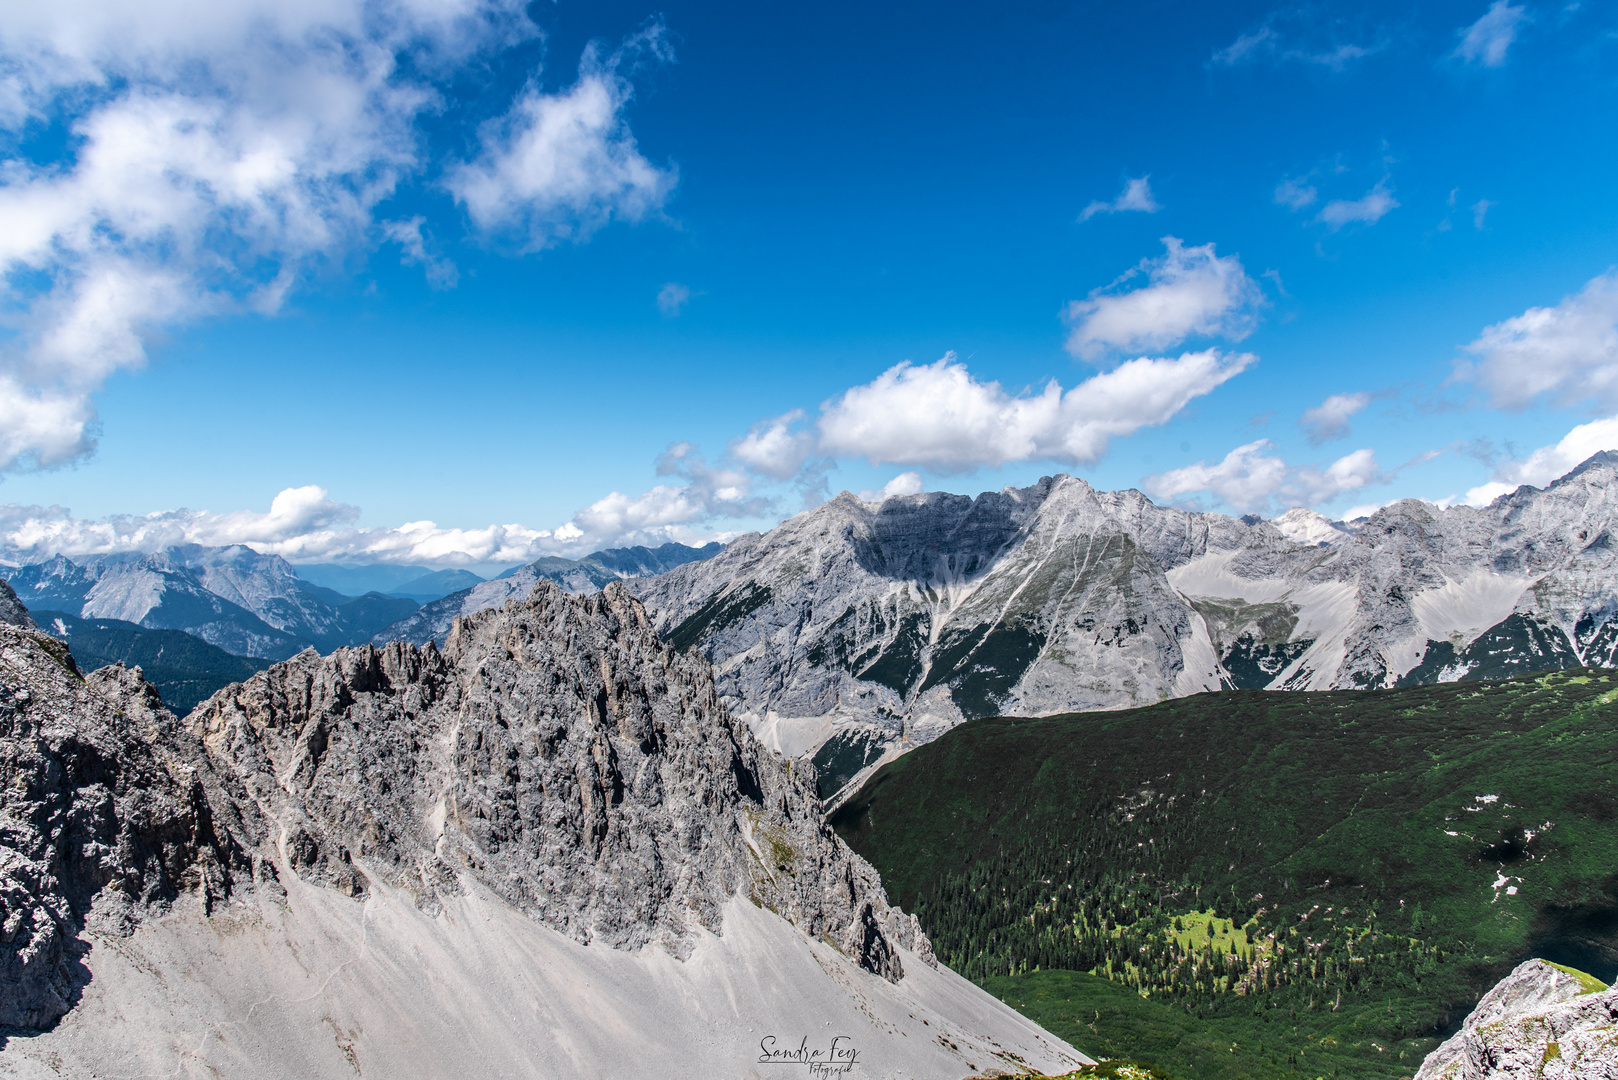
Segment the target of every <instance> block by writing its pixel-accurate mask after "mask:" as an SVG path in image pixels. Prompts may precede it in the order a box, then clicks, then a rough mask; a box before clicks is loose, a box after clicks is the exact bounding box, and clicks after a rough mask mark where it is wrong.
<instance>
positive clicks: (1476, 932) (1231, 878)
mask: <svg viewBox="0 0 1618 1080" xmlns="http://www.w3.org/2000/svg"><path fill="white" fill-rule="evenodd" d="M1615 702H1618V677H1615V676H1614V674H1613V673H1611V672H1607V671H1598V670H1582V671H1569V672H1561V673H1557V674H1552V675H1545V676H1541V677H1526V678H1521V679H1515V680H1508V681H1504V682H1498V683H1481V684H1480V683H1465V684H1449V685H1443V686H1429V687H1416V688H1411V689H1401V690H1390V691H1372V692H1364V691H1342V692H1333V693H1322V694H1300V693H1266V692H1263V691H1239V692H1233V693H1225V694H1206V695H1199V696H1196V697H1191V698H1182V699H1178V700H1174V701H1168V702H1164V703H1162V704H1159V705H1154V706H1150V707H1148V708H1144V709H1135V710H1130V711H1127V712H1114V713H1092V714H1080V715H1069V716H1059V717H1050V718H1044V719H1035V720H1026V719H989V720H979V721H974V722H971V723H968V724H964V725H962V726H960V727H958V728H956V729H954V730H952V731H951V732H949V733H948V734H946V735H945V736H944V737H943V738H941V739H939V740H937V741H936V742H934V743H931V744H929V745H927V746H923V747H920V748H919V749H917V750H915V751H913V752H912V753H910V754H908V755H906V756H905V757H902V758H900V759H898V760H897V761H894V762H892V763H890V764H889V765H887V766H885V767H884V768H883V769H882V770H880V771H879V772H878V773H877V774H876V776H874V777H873V778H872V779H871V781H870V782H869V783H868V784H867V785H866V786H865V788H864V789H863V790H862V791H861V792H860V793H859V794H858V795H857V796H856V797H855V798H854V799H852V800H850V801H849V802H848V803H847V804H846V805H845V806H844V807H843V808H842V809H841V810H840V811H839V812H838V814H837V815H836V816H835V817H834V819H833V824H834V825H835V826H836V828H837V830H838V832H839V833H840V834H841V835H842V836H843V837H844V839H845V840H847V841H848V842H849V843H850V844H851V845H852V846H853V847H854V848H855V850H857V851H859V852H860V853H861V854H863V855H864V856H865V857H866V858H868V859H870V860H871V861H872V862H873V863H874V864H875V865H876V867H877V868H878V869H879V870H880V871H881V872H882V876H883V880H884V882H885V883H886V884H887V886H888V889H889V892H890V894H891V895H892V896H893V897H894V899H895V900H897V901H898V902H899V903H901V904H903V905H904V906H905V907H906V908H909V909H911V910H914V911H915V912H916V913H917V914H918V915H919V916H920V918H921V921H922V925H923V927H924V928H925V929H926V930H927V932H928V933H929V934H930V935H931V936H932V938H933V942H934V945H935V947H936V949H937V950H938V953H939V955H940V957H941V958H943V959H944V960H945V962H947V963H949V964H950V965H951V966H952V967H954V968H955V969H956V970H958V971H960V972H962V973H963V974H965V975H967V976H968V977H970V978H973V979H976V980H978V981H980V982H982V983H983V984H984V985H986V986H987V987H988V988H989V989H990V990H992V991H993V992H995V993H997V994H999V995H1000V996H1002V997H1003V998H1005V999H1006V1000H1008V1001H1010V1002H1011V1003H1012V1004H1014V1005H1016V1006H1017V1007H1019V1008H1022V1009H1023V1010H1024V1011H1025V1012H1027V1013H1029V1015H1031V1016H1033V1017H1034V1018H1035V1019H1037V1020H1039V1021H1040V1022H1041V1023H1044V1024H1046V1025H1047V1026H1049V1027H1051V1028H1052V1029H1053V1030H1055V1031H1057V1032H1058V1033H1060V1034H1063V1035H1065V1036H1066V1037H1068V1038H1070V1039H1072V1040H1073V1041H1074V1042H1075V1043H1076V1044H1077V1045H1079V1046H1080V1047H1081V1048H1084V1049H1087V1050H1090V1051H1091V1052H1092V1053H1107V1054H1127V1055H1129V1056H1133V1057H1138V1058H1141V1059H1143V1060H1148V1061H1153V1062H1155V1063H1157V1064H1159V1065H1162V1066H1164V1067H1165V1068H1167V1069H1169V1070H1170V1071H1171V1072H1174V1073H1175V1074H1176V1075H1179V1076H1182V1077H1187V1078H1194V1080H1213V1078H1215V1077H1231V1078H1233V1080H1234V1078H1237V1077H1268V1076H1275V1077H1286V1076H1308V1077H1314V1076H1331V1075H1334V1074H1336V1075H1341V1076H1363V1077H1400V1076H1409V1075H1411V1074H1413V1073H1414V1072H1415V1069H1416V1066H1417V1064H1419V1061H1420V1058H1421V1056H1422V1055H1423V1054H1424V1053H1425V1052H1426V1050H1427V1049H1430V1048H1431V1047H1432V1046H1433V1045H1435V1041H1436V1036H1437V1035H1438V1034H1440V1033H1441V1032H1443V1031H1444V1030H1445V1029H1446V1028H1447V1027H1449V1026H1451V1025H1453V1024H1455V1023H1458V1021H1459V1019H1460V1018H1461V1016H1463V1015H1464V1014H1465V1012H1466V1011H1467V1010H1468V1009H1469V1008H1470V1006H1471V1005H1472V1003H1473V1002H1475V1001H1476V999H1477V997H1478V996H1480V995H1481V993H1482V992H1483V991H1484V990H1486V989H1487V988H1488V986H1489V985H1491V984H1492V983H1493V981H1494V980H1495V979H1497V978H1498V977H1499V976H1500V975H1501V974H1502V973H1503V972H1504V971H1505V970H1506V969H1507V968H1508V967H1509V966H1510V965H1511V964H1512V963H1513V962H1515V961H1516V960H1518V959H1521V958H1522V957H1524V956H1527V955H1530V954H1532V955H1541V956H1545V957H1547V958H1548V959H1552V960H1557V961H1561V962H1564V963H1569V964H1572V965H1573V966H1575V967H1579V968H1582V969H1585V970H1588V971H1592V972H1594V973H1595V974H1597V975H1598V976H1600V977H1602V978H1605V979H1610V978H1611V977H1612V975H1613V974H1614V972H1615V971H1618V703H1615ZM1085 973H1093V974H1085Z"/></svg>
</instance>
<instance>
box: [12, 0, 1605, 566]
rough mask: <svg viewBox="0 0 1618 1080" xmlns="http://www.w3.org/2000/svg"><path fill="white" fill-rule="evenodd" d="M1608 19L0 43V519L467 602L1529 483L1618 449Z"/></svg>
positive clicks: (351, 24) (473, 9) (740, 11)
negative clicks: (416, 587) (808, 512)
mask: <svg viewBox="0 0 1618 1080" xmlns="http://www.w3.org/2000/svg"><path fill="white" fill-rule="evenodd" d="M1615 30H1618V11H1615V9H1614V7H1613V6H1612V5H1610V4H1593V3H1583V4H1573V5H1563V4H1548V5H1536V4H1534V3H1530V2H1527V0H1524V2H1523V3H1521V4H1515V3H1511V2H1509V0H1508V2H1499V0H1497V2H1494V3H1492V4H1490V3H1475V2H1467V3H1447V4H1427V5H1421V6H1416V7H1413V6H1411V5H1402V4H1401V5H1391V4H1390V5H1381V6H1378V5H1364V4H1361V5H1346V4H1343V5H1332V4H1318V5H1309V6H1276V5H1269V4H1224V5H1192V4H1136V5H1101V4H1094V3H1071V4H1064V3H1058V2H1047V0H1035V2H1029V3H1012V4H1004V5H997V6H996V7H995V8H994V10H993V11H985V10H984V9H982V8H981V7H980V6H973V7H966V6H950V5H929V6H927V7H925V8H923V7H920V6H905V5H889V6H874V5H870V4H842V3H833V4H823V5H818V6H816V7H815V8H814V9H812V10H810V9H804V8H801V7H789V6H786V5H781V4H774V3H756V4H714V3H709V4H701V5H697V4H690V5H682V4H669V5H664V6H660V7H650V6H646V5H637V4H633V3H622V2H611V3H596V4H590V5H583V4H572V3H567V2H562V3H558V4H555V5H551V4H536V5H532V6H529V7H527V8H523V7H521V6H520V5H519V6H514V5H512V4H510V3H506V2H504V0H441V2H437V3H427V2H420V0H418V2H415V3H412V4H404V3H399V2H397V0H395V2H392V3H361V2H357V0H350V2H348V3H333V4H313V3H310V4H305V5H300V4H298V3H278V4H270V3H267V2H263V0H243V2H242V3H240V4H238V5H234V6H231V7H229V8H227V9H224V10H221V11H215V10H213V9H212V8H209V7H207V6H206V5H201V4H200V3H197V2H196V0H164V2H162V3H158V4H156V5H143V6H142V8H141V9H140V12H139V13H137V12H135V9H134V8H133V7H123V6H119V5H112V4H106V3H83V4H80V5H77V6H75V5H64V6H63V7H62V8H61V9H60V10H59V11H56V12H23V11H13V12H10V13H6V14H0V120H3V121H4V123H5V126H6V130H7V132H8V134H7V135H6V136H5V141H4V142H3V144H0V145H3V147H4V154H5V157H6V165H5V170H4V172H0V234H4V235H6V236H8V237H9V239H8V240H6V241H4V242H0V261H3V262H4V265H5V268H6V278H5V280H6V289H7V304H6V307H5V309H4V310H5V312H6V315H5V319H6V322H5V323H4V324H3V325H4V332H5V335H6V337H5V340H4V341H3V342H0V348H3V350H4V351H3V352H0V457H3V459H4V461H5V464H6V471H5V473H4V476H3V479H0V502H3V503H6V504H10V505H9V506H8V507H7V508H6V509H5V510H4V511H0V532H4V534H5V545H6V546H7V547H8V548H9V549H11V550H12V551H13V552H34V553H37V552H39V551H42V550H44V549H45V548H47V547H54V548H57V549H60V550H66V551H90V550H105V549H108V548H110V547H117V546H137V547H138V546H142V545H145V546H150V545H152V544H155V543H157V542H159V541H172V540H174V539H191V540H198V541H200V542H229V541H237V540H246V541H250V542H253V543H255V544H256V545H257V546H260V547H263V548H265V549H267V550H278V551H281V552H283V553H284V554H287V555H289V556H290V557H293V558H294V559H303V560H314V559H334V560H344V561H350V560H352V561H368V560H383V561H410V562H431V563H435V564H468V565H473V566H477V567H488V566H492V565H495V564H499V563H508V564H509V563H510V562H516V561H522V559H523V558H525V557H531V556H532V555H533V554H536V553H539V552H541V551H547V550H557V551H564V552H579V551H582V550H588V549H589V548H591V547H598V546H605V545H608V544H617V543H625V542H636V541H641V542H645V541H651V542H656V541H659V540H661V539H665V538H675V539H683V540H688V541H689V540H700V539H704V538H707V537H708V536H712V535H721V536H724V535H728V534H731V533H734V532H736V531H738V530H743V529H748V528H756V527H764V526H768V525H769V524H772V523H773V522H774V521H776V520H779V519H780V518H781V517H782V516H784V515H786V514H789V513H792V512H796V511H797V510H799V509H802V508H803V507H804V506H805V505H807V504H812V503H813V502H815V501H817V500H819V499H821V498H824V497H826V496H827V494H828V493H835V492H836V491H838V490H842V489H845V488H846V489H849V490H854V491H866V492H868V493H875V492H878V491H880V490H882V489H883V488H884V486H885V485H889V486H888V488H887V490H890V491H911V490H916V489H917V488H918V487H922V488H925V489H928V490H933V489H946V490H953V491H961V492H967V493H976V492H978V491H981V490H986V489H992V488H997V487H999V486H1001V485H1004V484H1025V483H1028V482H1029V481H1031V480H1033V479H1036V478H1037V477H1039V476H1041V475H1045V474H1049V473H1052V472H1056V471H1067V472H1070V473H1073V474H1075V475H1079V476H1082V477H1084V478H1085V479H1087V480H1089V481H1090V482H1091V483H1093V484H1095V485H1096V486H1098V487H1102V488H1122V487H1141V488H1143V489H1144V490H1146V491H1148V492H1149V493H1151V494H1152V495H1153V496H1154V497H1155V498H1157V499H1158V500H1159V501H1164V502H1177V503H1180V504H1183V505H1187V506H1199V507H1202V508H1205V509H1219V510H1225V511H1229V512H1237V513H1243V512H1260V513H1267V514H1274V513H1278V512H1279V511H1281V510H1284V509H1285V508H1286V507H1287V506H1289V505H1293V504H1295V503H1298V504H1304V505H1311V506H1314V507H1315V508H1317V509H1319V510H1321V511H1323V512H1326V513H1328V514H1331V515H1332V516H1338V515H1341V514H1343V513H1346V512H1349V511H1351V510H1355V509H1364V508H1366V507H1370V506H1374V505H1377V504H1380V503H1383V502H1387V501H1391V500H1393V499H1396V498H1402V497H1420V498H1427V499H1432V500H1452V501H1453V500H1465V499H1467V498H1471V499H1472V500H1473V501H1477V500H1481V499H1486V498H1488V497H1490V496H1492V494H1494V493H1495V492H1497V491H1499V490H1505V489H1508V488H1509V487H1510V486H1513V485H1514V484H1515V483H1519V482H1533V483H1543V482H1545V481H1546V480H1548V479H1550V478H1551V477H1553V476H1555V475H1557V474H1558V473H1559V472H1560V471H1562V470H1564V469H1565V468H1566V467H1567V466H1568V465H1569V464H1572V463H1575V462H1576V460H1577V459H1578V458H1579V457H1581V456H1582V455H1583V454H1585V453H1587V452H1589V451H1591V450H1593V449H1598V448H1603V447H1606V446H1608V445H1609V444H1610V445H1611V446H1614V447H1618V420H1614V419H1613V417H1614V414H1615V413H1618V331H1615V325H1618V282H1615V280H1614V279H1613V278H1612V277H1610V276H1608V275H1609V270H1610V268H1611V267H1612V266H1613V265H1614V264H1615V263H1618V243H1615V241H1618V209H1615V200H1614V199H1613V186H1612V181H1611V177H1612V176H1613V175H1614V173H1615V169H1614V165H1615V162H1614V156H1615V155H1614V150H1613V145H1612V144H1613V140H1612V132H1613V131H1614V130H1615V125H1614V120H1615V110H1614V105H1615V102H1618V95H1615V73H1618V39H1615V37H1614V33H1615ZM1535 309H1539V310H1537V311H1536V310H1535ZM907 361H908V362H909V363H910V365H911V366H910V367H908V368H904V369H901V370H899V371H897V372H895V371H893V370H892V369H893V368H894V367H895V365H898V364H901V363H903V362H907ZM940 361H943V362H942V363H941V362H940ZM1053 380H1054V381H1055V383H1056V384H1058V386H1059V387H1060V390H1059V391H1056V392H1055V393H1056V394H1057V396H1054V397H1053V396H1052V393H1053V392H1052V391H1050V390H1049V389H1048V386H1049V384H1050V383H1051V382H1052V381H1053ZM1075 388H1077V389H1075ZM1069 392H1070V393H1069ZM1061 395H1067V396H1061ZM7 399H9V401H10V404H9V405H8V404H5V402H6V401H7ZM1311 410H1314V411H1313V412H1311ZM749 432H752V433H753V435H752V438H751V439H748V438H747V436H748V433H749ZM278 496H279V498H278ZM272 501H273V507H272ZM182 511H183V512H182ZM131 515H136V517H131ZM138 515H153V516H149V517H138ZM425 522H431V523H433V524H432V525H431V526H428V525H426V524H423V523H425ZM407 523H415V525H414V526H413V528H411V529H404V530H401V527H402V526H405V525H406V524H407ZM493 523H500V524H502V525H505V524H509V525H512V526H515V527H514V528H511V529H501V528H496V529H492V530H491V529H490V528H489V527H490V526H491V524H493Z"/></svg>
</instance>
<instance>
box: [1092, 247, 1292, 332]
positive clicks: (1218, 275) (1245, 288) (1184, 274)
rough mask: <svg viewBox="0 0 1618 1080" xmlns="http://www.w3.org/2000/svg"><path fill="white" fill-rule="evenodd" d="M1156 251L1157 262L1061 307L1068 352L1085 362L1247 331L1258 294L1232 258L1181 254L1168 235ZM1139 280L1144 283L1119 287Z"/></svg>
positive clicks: (1253, 322)
mask: <svg viewBox="0 0 1618 1080" xmlns="http://www.w3.org/2000/svg"><path fill="white" fill-rule="evenodd" d="M1163 246H1164V247H1165V248H1166V249H1167V250H1166V251H1165V253H1164V254H1163V256H1162V258H1158V259H1143V260H1141V262H1140V264H1139V265H1138V266H1136V267H1134V268H1133V269H1131V270H1129V271H1128V272H1127V273H1125V274H1124V275H1123V276H1122V277H1120V278H1118V279H1117V280H1116V281H1114V282H1113V283H1112V284H1110V285H1108V286H1106V287H1105V288H1102V289H1097V290H1095V291H1094V292H1092V293H1091V294H1090V296H1089V297H1088V298H1087V299H1084V300H1074V301H1072V302H1070V303H1069V304H1068V305H1067V308H1066V310H1065V312H1064V315H1065V317H1066V319H1067V321H1068V322H1069V323H1071V324H1072V326H1073V330H1072V332H1071V333H1070V334H1069V335H1068V339H1067V350H1068V352H1070V353H1072V354H1073V355H1074V356H1080V357H1085V358H1087V359H1093V358H1095V357H1098V356H1102V355H1104V354H1105V353H1107V352H1108V351H1109V350H1117V351H1120V352H1133V351H1137V350H1156V349H1168V348H1173V347H1174V346H1175V345H1178V344H1179V343H1180V342H1182V341H1184V340H1185V339H1186V338H1188V337H1191V336H1192V335H1201V336H1205V337H1223V338H1227V339H1229V340H1231V341H1240V340H1242V339H1243V338H1245V337H1246V336H1247V335H1248V334H1250V333H1252V332H1253V329H1254V328H1255V327H1256V326H1257V324H1258V315H1257V310H1258V308H1260V307H1261V306H1263V304H1264V293H1263V291H1262V290H1261V289H1260V288H1259V287H1258V283H1257V282H1255V281H1254V280H1253V279H1252V278H1251V277H1249V276H1248V275H1247V271H1246V270H1244V269H1243V268H1242V264H1241V260H1240V259H1239V258H1237V257H1236V256H1235V255H1226V256H1219V255H1216V254H1215V253H1214V245H1213V244H1203V245H1201V246H1200V247H1190V248H1188V247H1186V246H1185V245H1184V243H1183V242H1182V241H1181V240H1180V239H1179V238H1177V237H1173V236H1165V237H1164V238H1163ZM1142 277H1144V278H1145V283H1144V284H1142V285H1140V286H1139V287H1136V288H1128V287H1127V286H1129V285H1130V284H1132V283H1134V282H1136V281H1138V280H1139V279H1141V278H1142Z"/></svg>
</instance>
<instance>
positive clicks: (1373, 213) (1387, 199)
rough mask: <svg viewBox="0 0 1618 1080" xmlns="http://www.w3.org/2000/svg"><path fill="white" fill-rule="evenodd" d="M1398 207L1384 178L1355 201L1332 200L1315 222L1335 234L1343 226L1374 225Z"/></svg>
mask: <svg viewBox="0 0 1618 1080" xmlns="http://www.w3.org/2000/svg"><path fill="white" fill-rule="evenodd" d="M1398 207H1399V200H1397V199H1395V198H1394V197H1393V193H1392V192H1390V191H1389V190H1388V181H1387V179H1386V178H1385V177H1384V178H1383V179H1381V180H1378V181H1377V183H1376V186H1375V187H1373V188H1372V189H1371V190H1370V191H1367V192H1366V193H1365V194H1364V195H1361V196H1360V197H1359V198H1357V199H1333V200H1332V201H1331V202H1329V203H1327V204H1326V205H1325V206H1322V207H1321V208H1320V213H1319V214H1317V215H1315V220H1316V221H1318V222H1320V223H1321V224H1323V225H1325V226H1326V227H1327V228H1329V229H1331V231H1332V232H1336V231H1337V230H1338V229H1341V228H1342V227H1343V226H1345V225H1355V224H1363V225H1374V224H1376V223H1377V222H1378V221H1380V220H1382V217H1383V215H1385V214H1387V213H1388V211H1390V210H1396V209H1398Z"/></svg>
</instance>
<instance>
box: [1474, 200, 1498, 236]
mask: <svg viewBox="0 0 1618 1080" xmlns="http://www.w3.org/2000/svg"><path fill="white" fill-rule="evenodd" d="M1494 205H1495V204H1494V203H1492V202H1490V201H1489V200H1488V199H1479V200H1478V201H1477V202H1475V203H1473V204H1472V225H1473V227H1474V228H1476V229H1480V230H1481V229H1482V228H1483V219H1484V218H1485V217H1487V216H1488V214H1489V211H1490V210H1491V209H1493V208H1494Z"/></svg>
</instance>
